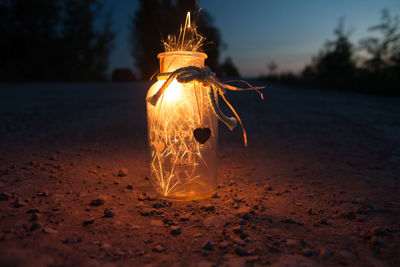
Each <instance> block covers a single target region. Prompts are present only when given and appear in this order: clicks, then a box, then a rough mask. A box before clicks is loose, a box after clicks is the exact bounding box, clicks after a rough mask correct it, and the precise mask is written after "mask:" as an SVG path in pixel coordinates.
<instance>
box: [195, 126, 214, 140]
mask: <svg viewBox="0 0 400 267" xmlns="http://www.w3.org/2000/svg"><path fill="white" fill-rule="evenodd" d="M193 135H194V138H196V140H197V142H199V143H200V144H204V143H205V142H207V140H208V139H210V136H211V130H210V128H197V129H194V131H193Z"/></svg>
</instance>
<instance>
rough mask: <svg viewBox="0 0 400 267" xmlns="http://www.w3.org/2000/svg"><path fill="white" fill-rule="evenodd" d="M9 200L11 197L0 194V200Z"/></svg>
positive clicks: (6, 194) (3, 193)
mask: <svg viewBox="0 0 400 267" xmlns="http://www.w3.org/2000/svg"><path fill="white" fill-rule="evenodd" d="M10 198H11V195H10V194H9V193H6V192H2V193H1V194H0V200H9V199H10Z"/></svg>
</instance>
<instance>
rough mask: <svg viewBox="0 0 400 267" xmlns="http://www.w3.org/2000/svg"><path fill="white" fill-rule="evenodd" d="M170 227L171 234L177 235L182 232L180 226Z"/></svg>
mask: <svg viewBox="0 0 400 267" xmlns="http://www.w3.org/2000/svg"><path fill="white" fill-rule="evenodd" d="M170 229H171V234H172V235H173V236H177V235H180V234H181V233H182V228H181V227H180V226H177V225H174V226H171V228H170Z"/></svg>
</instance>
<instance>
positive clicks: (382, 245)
mask: <svg viewBox="0 0 400 267" xmlns="http://www.w3.org/2000/svg"><path fill="white" fill-rule="evenodd" d="M370 242H371V244H372V245H374V246H377V247H379V248H388V245H387V244H386V243H385V242H383V241H382V240H381V239H379V238H377V237H376V236H373V237H372V238H371V240H370Z"/></svg>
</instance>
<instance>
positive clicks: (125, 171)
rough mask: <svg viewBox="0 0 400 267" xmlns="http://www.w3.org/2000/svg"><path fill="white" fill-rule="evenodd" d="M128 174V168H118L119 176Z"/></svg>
mask: <svg viewBox="0 0 400 267" xmlns="http://www.w3.org/2000/svg"><path fill="white" fill-rule="evenodd" d="M127 175H128V169H126V168H122V169H119V170H118V176H119V177H124V176H127Z"/></svg>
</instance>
